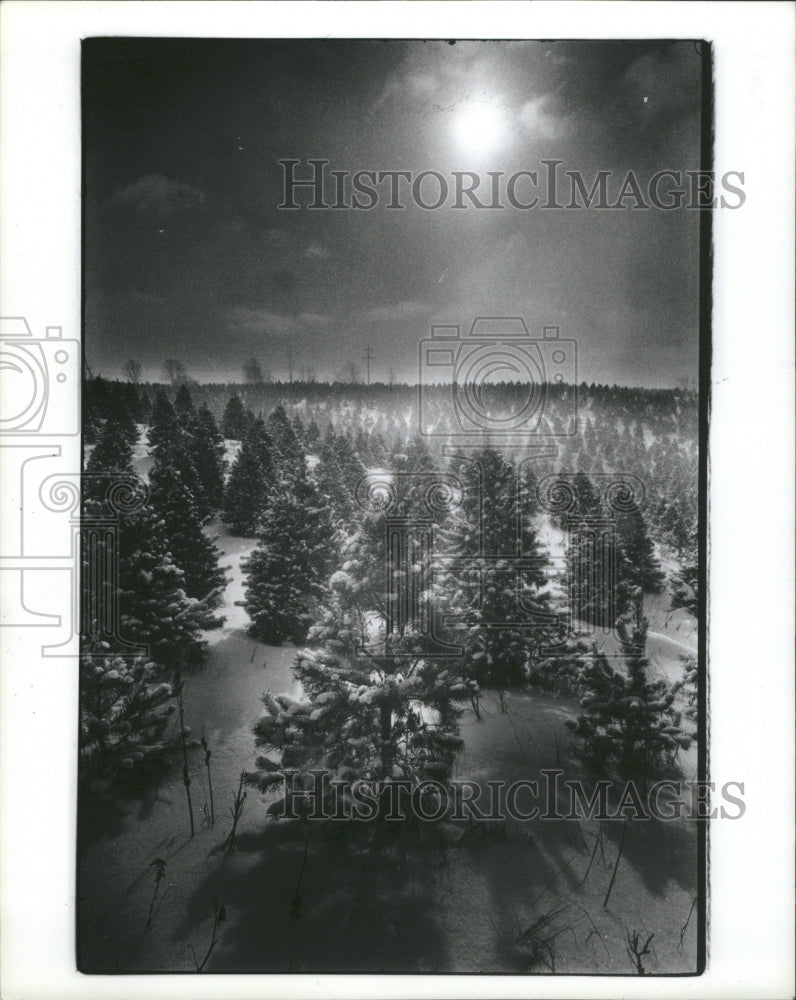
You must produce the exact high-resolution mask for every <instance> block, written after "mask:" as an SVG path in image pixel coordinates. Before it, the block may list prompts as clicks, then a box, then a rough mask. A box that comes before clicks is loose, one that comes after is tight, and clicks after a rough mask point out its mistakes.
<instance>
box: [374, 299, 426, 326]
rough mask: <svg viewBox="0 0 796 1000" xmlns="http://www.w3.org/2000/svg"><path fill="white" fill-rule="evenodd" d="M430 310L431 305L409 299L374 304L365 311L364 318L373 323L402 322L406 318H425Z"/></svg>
mask: <svg viewBox="0 0 796 1000" xmlns="http://www.w3.org/2000/svg"><path fill="white" fill-rule="evenodd" d="M429 312H430V309H429V307H428V306H426V305H423V303H422V302H414V301H411V300H407V301H404V302H393V303H390V304H389V305H383V306H373V307H372V308H371V309H368V310H367V311H366V312H365V316H364V318H365V319H366V320H367V321H369V322H373V323H401V322H404V321H406V320H414V319H423V318H424V317H426V316H428V314H429Z"/></svg>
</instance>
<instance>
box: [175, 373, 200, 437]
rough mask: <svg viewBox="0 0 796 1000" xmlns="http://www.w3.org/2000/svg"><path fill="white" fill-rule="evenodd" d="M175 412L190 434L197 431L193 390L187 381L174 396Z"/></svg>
mask: <svg viewBox="0 0 796 1000" xmlns="http://www.w3.org/2000/svg"><path fill="white" fill-rule="evenodd" d="M174 412H175V414H176V415H177V420H178V421H179V423H180V426H181V427H182V428H183V430H184V431H186V432H187V433H188V434H189V435H193V434H194V432H195V431H196V409H195V408H194V405H193V399H192V398H191V390H190V389H189V388H188V386H187V384H186V383H185V382H183V383H182V385H181V386H180V387H179V389H178V390H177V394H176V396H175V397H174Z"/></svg>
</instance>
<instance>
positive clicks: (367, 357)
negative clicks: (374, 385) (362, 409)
mask: <svg viewBox="0 0 796 1000" xmlns="http://www.w3.org/2000/svg"><path fill="white" fill-rule="evenodd" d="M372 358H373V351H371V349H370V344H368V346H367V347H366V348H365V353H364V355H363V360H364V362H365V364H366V365H367V373H368V375H367V378H368V385H370V362H371V359H372Z"/></svg>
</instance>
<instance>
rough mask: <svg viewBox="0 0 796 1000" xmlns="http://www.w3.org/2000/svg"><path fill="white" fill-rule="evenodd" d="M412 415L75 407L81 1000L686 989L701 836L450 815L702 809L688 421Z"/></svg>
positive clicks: (442, 395)
mask: <svg viewBox="0 0 796 1000" xmlns="http://www.w3.org/2000/svg"><path fill="white" fill-rule="evenodd" d="M521 389H522V387H521V386H518V385H512V384H510V383H505V384H502V385H498V386H493V387H492V388H491V390H490V394H489V396H488V399H487V402H486V404H485V405H486V406H487V407H488V412H489V416H490V418H492V419H494V421H495V426H496V427H499V426H500V418H501V416H502V415H503V414H504V413H505V412H509V411H510V410H511V408H512V407H513V406H514V405H515V404H516V399H517V398H518V394H519V393H520V392H521ZM424 392H425V393H426V397H425V399H424V401H423V404H422V405H423V407H424V408H425V410H424V414H425V421H426V422H425V428H426V429H427V428H428V426H429V421H430V425H431V426H432V428H433V433H432V434H428V433H426V435H425V436H424V435H423V434H421V433H420V430H421V428H420V425H419V421H418V388H417V387H415V386H409V385H404V384H386V383H380V384H373V385H365V384H362V383H351V384H345V383H336V384H326V383H319V382H308V381H294V382H290V383H252V384H235V385H231V384H230V385H221V384H200V383H196V382H192V381H190V380H189V379H187V378H185V377H181V376H180V373H176V377H175V378H173V379H172V380H171V381H169V382H164V383H162V384H154V383H146V384H141V383H140V382H139V381H138V379H137V378H131V379H129V380H128V381H126V382H119V381H111V380H106V379H103V378H99V377H97V378H94V377H92V378H89V379H86V380H85V382H84V390H83V442H84V472H83V499H82V537H83V546H82V552H83V556H82V560H83V566H82V570H83V572H82V584H81V586H82V602H81V605H82V606H81V647H82V655H81V666H80V701H81V713H80V759H79V813H78V820H79V835H78V852H79V863H78V904H79V914H78V921H79V935H78V940H79V966H80V968H81V969H82V971H84V972H111V971H124V972H134V971H155V970H159V971H194V972H205V971H241V972H243V971H247V972H288V971H291V972H322V971H329V972H331V971H374V972H377V971H385V972H390V971H416V972H515V973H516V972H527V973H545V972H547V973H550V972H602V973H609V972H611V973H618V972H619V973H624V974H645V973H649V972H657V973H660V972H685V971H693V969H694V967H695V964H696V957H695V956H696V953H697V944H696V924H697V917H696V915H695V907H696V905H697V898H698V843H697V842H698V836H699V833H698V831H697V829H696V826H695V824H693V823H691V822H689V821H688V820H687V819H682V818H681V819H679V820H674V821H672V820H668V819H663V818H658V817H656V818H654V819H651V820H650V819H644V820H640V819H639V818H638V815H634V814H633V810H632V809H627V810H625V811H622V809H620V811H619V815H618V817H617V818H614V819H612V820H606V819H605V818H603V817H601V816H599V815H597V816H595V815H592V814H586V815H578V816H570V817H568V818H560V817H559V818H555V819H546V820H538V819H534V820H524V819H521V818H518V817H517V816H514V815H511V814H510V812H511V810H509V811H508V812H509V814H506V810H505V809H502V810H499V812H500V813H501V815H500V816H499V817H497V818H491V817H490V818H481V817H483V816H484V812H483V811H479V810H477V809H476V808H473V809H471V810H470V811H469V812H468V814H467V815H466V816H465V817H462V816H461V815H457V814H456V811H455V810H452V809H451V808H450V802H449V800H448V798H447V791H446V790H447V789H450V788H451V787H453V786H454V785H455V784H456V783H457V782H462V781H466V782H469V783H470V784H471V788H472V789H473V790H474V792H473V795H474V798H473V801H474V802H475V803H479V802H480V803H481V804H482V805H483V802H484V801H485V798H484V796H485V793H486V792H487V791H488V790H489V789H488V786H489V783H490V782H491V783H493V784H494V783H495V782H503V783H510V782H512V781H514V782H517V781H520V782H521V781H527V780H528V779H533V778H538V776H539V774H540V773H541V772H543V771H545V770H549V769H555V770H559V771H560V772H561V773H562V774H563V775H565V776H566V777H567V778H571V779H573V780H575V781H576V782H578V783H579V787H581V788H582V789H583V790H584V795H588V794H591V792H592V791H593V790H594V789H596V788H597V787H598V786H599V787H605V788H607V789H608V790H609V795H610V797H611V799H612V802H613V803H614V805H616V804H617V803H619V804H620V805H622V803H624V802H625V800H624V798H623V792H622V789H624V788H626V787H627V783H628V782H631V783H633V787H634V788H638V789H639V790H640V793H641V794H642V796H643V795H646V794H647V792H648V790H649V789H650V788H651V787H653V786H654V785H655V783H656V781H657V782H660V781H661V780H663V779H669V780H670V781H671V780H672V779H677V780H683V781H687V780H693V779H695V778H696V777H697V775H698V749H699V745H700V739H701V734H700V733H699V731H698V719H699V699H698V687H699V685H698V671H697V646H698V643H697V630H698V626H697V615H698V608H699V592H698V590H699V588H698V577H699V574H698V455H699V451H698V448H699V445H698V433H697V429H698V396H697V394H696V393H695V392H693V391H691V390H686V389H681V390H647V389H637V388H626V387H618V386H603V385H594V384H592V385H587V384H585V383H584V384H581V385H580V386H557V385H555V386H554V385H551V386H547V387H546V395H545V400H544V404H545V405H544V412H543V415H542V417H541V420H540V423H539V426H538V427H537V428H536V433H535V434H534V435H526V436H525V437H520V436H517V437H513V438H511V439H510V440H508V441H505V440H502V439H500V436H499V435H498V434H496V433H491V432H490V431H489V430H488V429H487V430H485V432H484V434H483V435H482V436H481V437H480V438H479V439H477V440H468V441H466V442H462V440H461V439H460V437H458V436H457V434H456V426H455V422H454V421H453V419H452V417H451V416H450V408H449V406H447V402H448V400H449V389H448V388H446V387H445V386H432V387H431V388H428V387H424ZM320 772H323V774H324V776H325V781H327V782H328V786H324V788H325V791H324V792H323V793H322V795H321V798H323V802H322V803H321V806H322V808H321V809H320V811H321V813H322V818H321V819H318V817H317V816H311V815H310V813H311V811H312V809H313V808H314V809H315V811H316V812H317V811H318V808H319V798H318V796H317V795H314V794H311V790H312V789H315V788H316V787H317V786H316V784H315V779H314V778H313V775H316V774H318V773H320ZM398 785H401V786H402V787H405V788H407V789H408V790H409V792H410V793H414V792H415V791H417V793H418V797H417V801H419V802H421V803H422V809H423V816H425V815H433V816H434V819H433V820H426V819H424V818H420V819H418V815H417V809H414V810H410V809H405V810H399V816H398V817H397V819H398V821H397V822H396V821H394V820H395V819H396V817H394V816H392V815H390V818H389V819H388V818H387V815H388V812H389V809H390V804H389V803H388V801H387V800H388V798H389V799H390V802H392V803H393V805H394V802H395V799H394V798H392V797H391V796H389V795H388V794H387V793H388V792H389V791H390V790H394V789H395V788H396V787H397V786H398ZM333 786H334V787H333ZM340 789H342V792H341V791H340ZM297 790H298V793H297ZM304 792H306V793H307V794H303V793H304ZM288 793H289V794H288ZM333 793H334V794H333ZM366 793H367V797H368V800H369V801H371V802H373V808H372V809H371V811H370V813H369V816H368V821H367V822H358V821H356V820H353V819H352V818H351V815H350V809H349V810H348V811H346V809H345V808H343V807H344V806H345V804H346V803H348V806H350V805H351V802H352V796H353V797H354V798H355V797H356V796H357V795H359V797H360V798H359V800H358V801H360V802H361V801H362V798H363V797H365V795H366ZM675 797H676V795H675ZM412 801H413V802H414V801H415V799H413V800H412ZM288 803H290V805H291V806H293V807H295V809H292V808H291V809H289V808H288V807H287V805H288ZM341 803H342V805H341ZM503 804H504V805H505V802H504V803H503ZM623 808H624V807H623Z"/></svg>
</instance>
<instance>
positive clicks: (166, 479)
mask: <svg viewBox="0 0 796 1000" xmlns="http://www.w3.org/2000/svg"><path fill="white" fill-rule="evenodd" d="M153 454H154V462H153V463H152V468H151V469H150V470H149V483H150V487H151V489H152V494H153V496H154V495H155V494H157V493H158V492H161V493H165V492H167V491H168V489H169V485H170V483H171V482H172V480H173V479H174V478H175V476H179V477H180V478H181V480H182V482H183V484H184V485H185V486H186V487H187V489H188V490H189V492H190V494H191V497H192V498H193V501H194V503H195V504H196V509H197V512H198V514H199V516H200V518H201V519H202V523H204V522H205V521H206V520H207V519H208V517H210V515H211V514H212V511H213V508H212V506H211V503H210V500H209V498H208V496H207V492H206V489H205V484H204V483H203V482H202V480H201V479H200V477H199V473H198V472H197V469H196V466H195V465H194V455H195V449H194V439H193V437H192V436H191V435H190V434H189V433H188V432H187V431H186V430H184V429H183V428H182V427H181V426H180V425H179V424H177V425H175V426H174V427H173V428H172V432H171V435H170V437H168V438H166V439H164V440H162V441H161V442H160V443H159V444H158V445H157V447H156V448H155V449H154V451H153Z"/></svg>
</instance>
